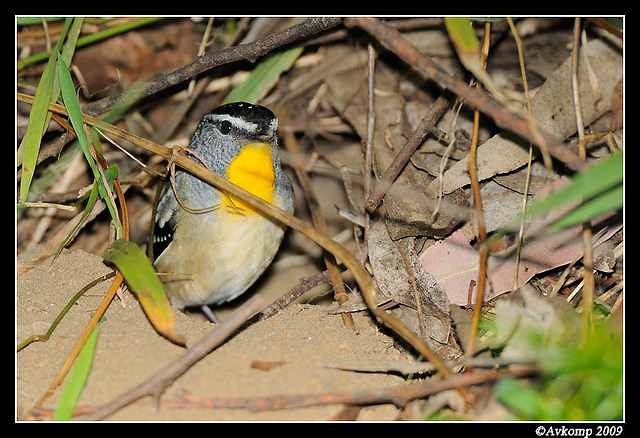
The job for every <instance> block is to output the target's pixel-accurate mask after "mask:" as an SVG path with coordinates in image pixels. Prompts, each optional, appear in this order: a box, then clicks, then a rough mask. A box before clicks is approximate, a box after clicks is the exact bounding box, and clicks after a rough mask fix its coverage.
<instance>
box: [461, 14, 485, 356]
mask: <svg viewBox="0 0 640 438" xmlns="http://www.w3.org/2000/svg"><path fill="white" fill-rule="evenodd" d="M489 26H490V24H489V23H488V22H487V23H486V24H485V29H484V42H483V44H482V59H481V60H480V62H481V63H482V65H483V68H484V64H485V62H486V59H487V52H488V50H489V34H490V32H489V31H490V28H489ZM476 88H480V82H477V83H476ZM479 125H480V111H478V110H477V109H476V110H475V111H474V112H473V134H472V135H471V149H470V150H469V164H468V166H469V177H470V179H471V190H472V192H473V203H474V205H475V207H476V220H477V221H478V235H479V241H480V248H479V251H480V267H479V270H478V289H477V293H476V299H475V302H474V304H473V314H472V316H471V328H470V330H469V341H468V343H467V348H466V349H465V352H466V354H468V355H470V356H471V355H473V354H474V351H473V350H474V348H475V342H476V333H477V332H478V324H479V323H480V314H481V312H482V305H483V303H484V288H485V283H486V281H485V279H486V272H487V260H488V259H489V247H488V246H487V245H485V242H486V241H487V228H486V227H485V223H484V213H483V211H482V196H481V195H480V182H479V181H478V166H477V160H476V157H477V150H478V131H479Z"/></svg>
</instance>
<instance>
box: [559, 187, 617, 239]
mask: <svg viewBox="0 0 640 438" xmlns="http://www.w3.org/2000/svg"><path fill="white" fill-rule="evenodd" d="M622 202H623V187H622V184H620V185H617V186H615V187H613V188H612V189H610V190H607V191H605V192H604V193H601V194H598V196H596V197H595V198H593V199H590V200H588V201H586V202H585V203H583V204H582V205H580V206H578V207H576V208H575V209H573V210H571V211H570V212H569V213H567V214H566V215H564V216H563V217H561V218H560V219H558V220H557V221H555V222H554V223H553V224H551V227H552V228H554V229H562V228H568V227H571V226H573V225H577V224H581V223H583V222H586V221H588V220H591V219H594V218H596V217H598V216H600V215H601V214H604V213H607V212H610V211H616V210H617V209H619V208H620V207H622Z"/></svg>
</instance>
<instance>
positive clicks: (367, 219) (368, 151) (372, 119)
mask: <svg viewBox="0 0 640 438" xmlns="http://www.w3.org/2000/svg"><path fill="white" fill-rule="evenodd" d="M367 52H368V55H369V59H368V77H367V138H366V140H365V144H364V166H363V172H362V173H363V175H364V200H365V204H366V201H367V199H368V198H369V197H370V196H371V180H372V177H371V171H372V168H373V163H372V162H373V134H374V130H375V126H376V113H375V110H374V108H375V107H374V100H373V96H374V90H373V87H374V84H373V79H374V71H375V63H376V62H375V50H374V49H373V45H372V44H369V45H368V46H367ZM371 212H372V211H371V210H367V209H366V205H365V211H364V231H363V239H362V252H361V253H360V254H361V256H360V263H362V264H364V263H365V262H366V260H367V256H368V254H369V232H370V230H371V216H370V215H369V213H371Z"/></svg>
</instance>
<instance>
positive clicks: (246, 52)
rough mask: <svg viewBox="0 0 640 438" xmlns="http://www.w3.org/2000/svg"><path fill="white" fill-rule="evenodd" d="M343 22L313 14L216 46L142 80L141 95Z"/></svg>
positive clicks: (97, 110) (104, 105) (92, 108)
mask: <svg viewBox="0 0 640 438" xmlns="http://www.w3.org/2000/svg"><path fill="white" fill-rule="evenodd" d="M340 23H342V19H341V18H326V17H316V18H310V19H308V20H305V21H303V22H302V23H299V24H297V25H295V26H291V27H290V28H288V29H285V30H283V31H281V32H276V33H273V34H271V35H267V36H266V37H264V38H261V39H259V40H257V41H254V42H252V43H249V44H241V45H239V46H234V47H230V48H227V49H223V50H218V51H215V52H211V53H205V54H204V55H202V56H201V57H199V58H197V59H196V60H195V61H193V62H192V63H191V64H188V65H186V66H184V67H180V68H178V69H175V70H173V71H172V72H170V73H167V74H166V75H163V76H160V77H158V78H155V79H152V80H150V81H148V82H146V83H145V84H144V86H143V87H142V90H141V94H140V99H143V98H145V97H147V96H151V95H153V94H155V93H157V92H159V91H162V90H165V89H167V88H169V87H172V86H174V85H177V84H179V83H181V82H183V81H186V80H187V79H190V78H192V77H194V76H196V75H198V74H200V73H203V72H205V71H207V70H209V69H212V68H214V67H218V66H220V65H224V64H229V63H231V62H236V61H242V60H247V59H248V60H249V61H251V62H255V61H256V60H257V59H258V58H260V57H261V56H264V55H266V54H268V53H269V52H271V51H273V50H275V49H278V48H280V47H283V46H286V45H288V44H293V43H297V42H299V41H301V40H303V39H305V38H308V37H310V36H312V35H316V34H318V33H321V32H323V31H325V30H328V29H331V28H333V27H336V26H338V25H339V24H340ZM123 94H124V93H118V94H114V95H111V96H108V97H105V98H103V99H100V100H98V101H95V102H92V103H90V104H87V105H85V106H84V107H83V110H82V112H83V113H85V114H88V115H93V116H95V115H98V114H102V113H103V112H105V111H106V110H107V109H109V108H111V106H112V105H113V104H114V103H115V102H116V101H117V100H118V99H119V98H120V97H121V96H122V95H123Z"/></svg>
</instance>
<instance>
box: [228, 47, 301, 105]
mask: <svg viewBox="0 0 640 438" xmlns="http://www.w3.org/2000/svg"><path fill="white" fill-rule="evenodd" d="M302 51H303V48H302V47H294V48H293V49H289V50H285V51H284V52H278V53H275V54H273V55H270V56H268V57H267V58H265V59H264V60H263V61H262V62H260V63H259V64H258V65H257V66H256V68H254V69H253V71H252V72H251V74H250V75H249V78H248V79H247V80H246V81H244V82H243V83H241V84H240V85H238V86H237V87H235V88H234V89H233V90H231V92H230V93H229V94H228V95H227V98H226V99H225V100H224V103H229V102H238V101H244V102H250V103H257V102H258V101H259V100H260V99H262V98H263V97H264V96H266V94H267V93H268V92H269V90H271V88H273V87H274V86H275V85H276V84H277V83H278V80H279V79H280V76H281V75H282V74H283V73H284V72H286V71H287V70H289V69H290V68H291V67H292V66H293V64H294V62H296V59H298V57H299V56H300V54H301V53H302Z"/></svg>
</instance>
